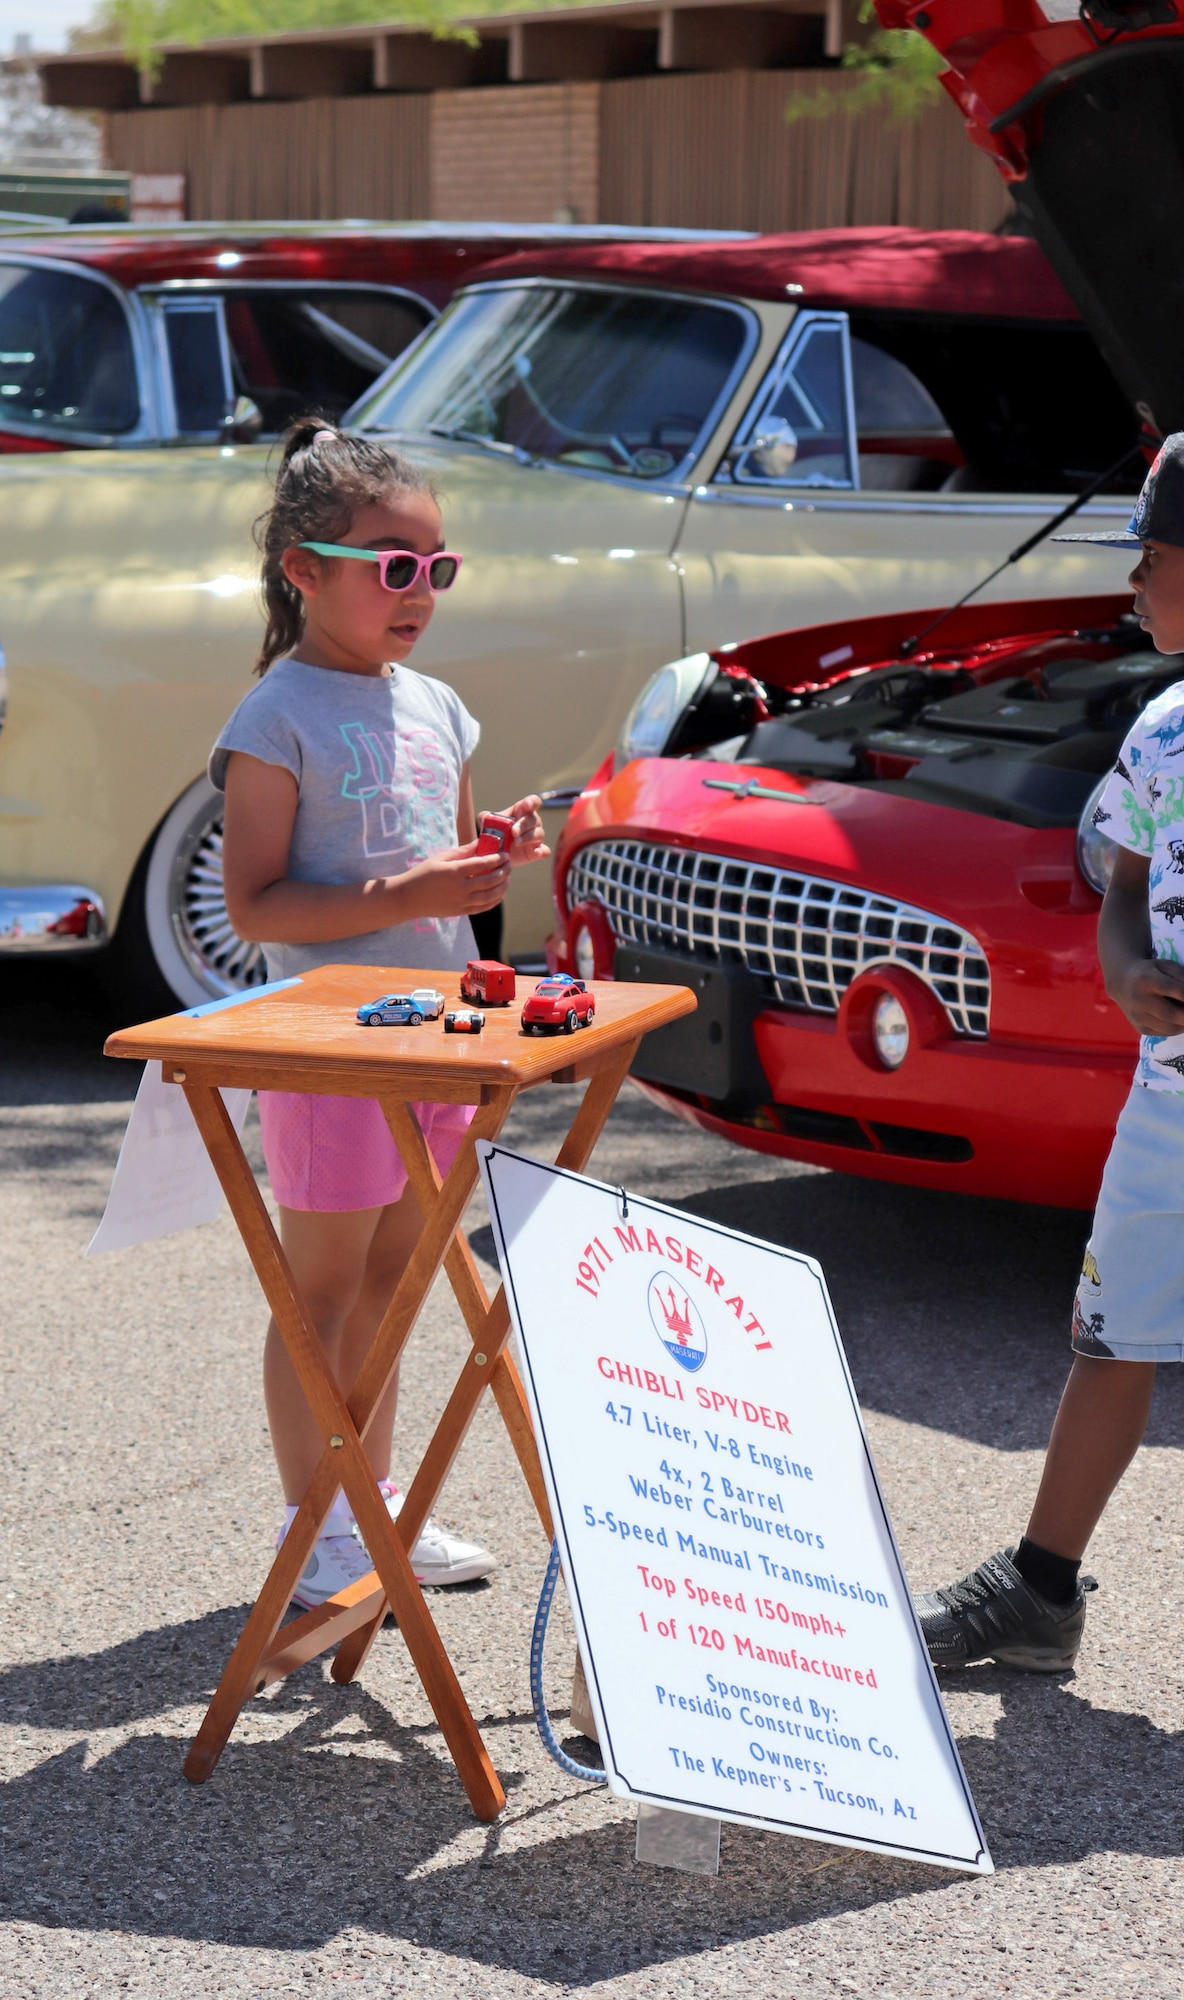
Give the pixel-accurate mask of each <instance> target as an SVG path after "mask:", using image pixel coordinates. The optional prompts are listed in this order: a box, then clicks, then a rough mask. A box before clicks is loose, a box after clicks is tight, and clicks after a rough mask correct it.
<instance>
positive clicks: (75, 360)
mask: <svg viewBox="0 0 1184 2000" xmlns="http://www.w3.org/2000/svg"><path fill="white" fill-rule="evenodd" d="M139 416H140V398H139V392H138V390H137V387H136V364H135V357H134V354H133V351H132V338H131V329H130V327H129V325H128V318H127V314H126V313H125V312H124V310H123V307H122V305H121V304H120V302H119V299H118V298H117V297H116V295H115V293H114V292H112V291H110V290H109V289H108V288H107V286H106V285H101V284H99V283H98V282H97V281H96V280H95V279H93V278H85V277H81V276H77V275H75V274H74V273H72V272H69V271H52V270H49V271H45V270H30V269H29V268H28V267H27V266H25V265H20V264H3V265H0V425H3V423H4V420H5V418H8V419H9V420H10V421H11V420H13V419H14V418H15V419H18V420H19V421H20V422H21V423H22V424H29V425H35V426H36V427H37V428H38V429H39V430H45V431H74V432H83V433H98V434H99V435H100V436H107V435H111V436H118V435H119V434H121V433H122V432H125V431H130V430H134V429H135V427H136V424H137V422H138V421H139Z"/></svg>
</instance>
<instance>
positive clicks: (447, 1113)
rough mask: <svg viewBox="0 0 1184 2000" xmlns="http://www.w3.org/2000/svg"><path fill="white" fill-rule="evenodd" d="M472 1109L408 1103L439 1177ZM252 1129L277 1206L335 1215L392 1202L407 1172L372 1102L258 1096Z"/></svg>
mask: <svg viewBox="0 0 1184 2000" xmlns="http://www.w3.org/2000/svg"><path fill="white" fill-rule="evenodd" d="M475 1109H476V1107H475V1106H474V1105H472V1104H415V1105H413V1106H412V1110H413V1111H414V1112H415V1115H416V1117H417V1118H418V1119H419V1122H420V1125H421V1127H422V1128H423V1134H424V1137H425V1139H426V1140H427V1142H428V1144H429V1146H430V1147H431V1149H432V1154H433V1157H434V1158H435V1162H436V1165H437V1166H438V1167H439V1169H440V1172H441V1173H442V1174H446V1173H447V1172H448V1169H449V1167H450V1166H451V1165H452V1162H453V1161H454V1160H455V1158H456V1156H457V1153H458V1152H459V1151H460V1144H461V1140H462V1139H463V1138H464V1136H465V1132H466V1131H467V1129H468V1126H469V1122H470V1120H471V1119H472V1116H473V1112H474V1110H475ZM259 1123H260V1126H261V1127H262V1131H263V1157H264V1158H265V1160H266V1161H267V1171H268V1174H269V1175H270V1177H271V1191H272V1193H273V1194H274V1196H275V1198H276V1200H277V1201H278V1202H279V1204H280V1206H281V1208H302V1209H314V1210H316V1211H317V1212H318V1213H338V1212H340V1211H341V1210H343V1209H349V1208H385V1207H386V1206H387V1204H388V1202H392V1201H398V1199H399V1197H400V1196H401V1194H402V1192H403V1189H404V1188H405V1187H406V1185H407V1169H406V1167H405V1166H404V1165H403V1161H402V1159H401V1157H400V1155H399V1149H398V1147H397V1146H396V1145H395V1142H394V1140H393V1139H392V1137H391V1129H390V1126H389V1125H388V1124H387V1122H386V1119H385V1118H384V1116H383V1114H382V1109H381V1107H380V1106H379V1105H378V1104H376V1103H375V1102H374V1099H373V1098H372V1097H310V1096H305V1095H304V1094H303V1093H300V1092H297V1091H287V1090H261V1091H260V1092H259Z"/></svg>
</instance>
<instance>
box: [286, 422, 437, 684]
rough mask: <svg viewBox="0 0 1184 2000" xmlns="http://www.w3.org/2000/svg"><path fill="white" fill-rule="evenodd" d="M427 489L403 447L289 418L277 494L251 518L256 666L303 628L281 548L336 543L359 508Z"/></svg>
mask: <svg viewBox="0 0 1184 2000" xmlns="http://www.w3.org/2000/svg"><path fill="white" fill-rule="evenodd" d="M431 490H432V488H431V482H430V480H429V479H428V478H427V476H426V475H425V474H424V473H422V472H421V471H420V470H419V468H418V466H414V465H412V464H411V463H410V461H409V460H408V459H405V458H404V457H403V455H402V453H401V452H396V451H388V450H386V449H385V448H384V447H383V446H382V445H378V444H371V443H370V442H369V441H368V440H367V439H365V438H360V437H353V436H351V435H350V434H349V432H347V431H342V430H339V429H338V428H337V426H336V425H335V424H333V423H330V421H329V419H328V418H327V417H316V416H313V417H301V418H300V419H299V421H298V422H296V423H294V424H291V425H289V427H288V429H287V430H286V431H285V433H284V437H283V441H282V449H281V454H280V463H279V470H278V472H277V473H276V481H275V498H274V500H273V501H272V504H271V506H270V507H269V508H268V510H267V512H266V513H265V514H261V515H260V516H259V519H258V520H257V521H256V523H255V542H256V545H257V547H258V549H259V551H260V553H261V555H262V557H263V575H262V583H263V608H264V610H265V612H266V614H267V630H266V631H265V632H264V635H263V644H262V646H261V647H260V649H259V658H258V660H257V661H256V663H255V671H256V673H258V674H265V673H266V672H267V669H268V667H270V666H271V664H272V662H273V661H274V660H278V659H279V657H280V655H281V654H283V653H290V652H291V651H292V650H293V648H294V647H295V646H297V645H299V643H300V640H301V638H302V637H303V634H304V599H303V598H302V597H301V595H300V592H299V591H298V590H297V589H296V586H295V585H294V584H292V583H289V582H288V579H287V577H286V576H285V575H284V560H283V559H284V551H285V549H290V548H293V547H295V545H296V544H297V543H299V542H339V541H340V540H341V537H342V536H343V535H344V534H346V533H347V532H348V530H349V525H350V522H351V521H352V520H353V517H354V515H355V514H356V513H357V512H358V510H359V508H361V507H365V506H366V505H368V504H369V503H370V502H372V501H375V500H383V499H385V498H386V496H387V494H389V493H391V492H403V493H407V492H411V493H430V492H431Z"/></svg>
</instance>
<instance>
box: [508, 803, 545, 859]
mask: <svg viewBox="0 0 1184 2000" xmlns="http://www.w3.org/2000/svg"><path fill="white" fill-rule="evenodd" d="M542 803H543V802H542V800H541V799H540V798H539V797H538V795H537V793H534V792H532V793H531V795H530V797H529V798H526V799H519V800H518V801H517V803H516V804H514V805H512V806H507V807H506V809H505V812H504V814H503V815H502V817H503V818H504V819H512V820H513V822H514V839H513V842H512V844H511V846H510V849H509V857H510V865H511V866H512V867H514V868H520V867H521V866H522V863H523V862H524V861H545V860H546V859H547V856H548V855H549V854H550V852H551V850H550V848H549V847H548V846H547V843H546V841H545V840H544V839H543V822H542V820H541V819H540V817H539V808H540V806H541V805H542Z"/></svg>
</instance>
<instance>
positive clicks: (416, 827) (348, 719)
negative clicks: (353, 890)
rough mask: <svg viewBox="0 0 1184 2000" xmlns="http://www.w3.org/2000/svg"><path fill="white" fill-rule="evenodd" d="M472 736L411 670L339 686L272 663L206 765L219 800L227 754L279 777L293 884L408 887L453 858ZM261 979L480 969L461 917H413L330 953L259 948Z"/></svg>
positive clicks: (466, 717)
mask: <svg viewBox="0 0 1184 2000" xmlns="http://www.w3.org/2000/svg"><path fill="white" fill-rule="evenodd" d="M480 733H481V732H480V730H479V728H478V726H477V724H476V723H475V722H474V720H473V718H472V716H471V715H470V714H469V712H468V709H467V708H466V707H465V705H464V703H463V702H462V700H461V698H460V696H459V695H458V694H456V693H454V692H453V690H452V688H450V687H446V686H445V685H444V682H443V681H435V680H429V679H428V677H427V675H426V674H416V673H413V672H412V670H411V668H410V667H400V666H397V667H394V668H392V670H391V672H390V673H389V674H382V675H375V676H371V675H369V674H349V673H338V672H335V671H334V670H333V669H332V668H330V667H312V666H309V665H308V663H307V662H306V661H304V660H291V659H289V660H279V661H277V663H276V665H275V666H274V667H272V668H271V669H270V670H269V671H268V672H267V673H266V674H265V675H264V676H263V679H262V680H261V681H260V682H259V684H258V686H257V687H253V688H252V689H251V692H250V694H248V695H247V696H245V697H244V699H243V700H242V701H240V703H239V705H238V707H237V708H236V709H235V711H234V714H233V715H232V716H231V718H230V720H229V722H228V723H227V724H226V727H225V728H224V729H223V731H222V734H221V735H220V736H219V738H218V741H217V743H216V744H215V745H214V749H213V752H212V753H211V756H210V764H209V773H210V781H211V783H212V784H214V785H216V786H217V788H218V790H219V791H224V790H225V788H226V763H227V759H228V757H229V754H230V752H231V751H232V750H245V751H246V752H247V753H248V754H249V755H250V756H252V757H258V758H259V759H260V760H261V761H262V762H263V763H264V764H281V765H282V766H283V768H284V769H285V770H287V771H290V772H291V773H292V776H293V777H294V778H295V780H296V784H297V804H296V823H295V825H294V826H293V828H292V845H291V849H290V852H289V856H288V874H289V876H290V877H291V878H292V880H294V881H296V882H368V881H370V880H371V879H372V878H373V877H374V876H376V875H402V874H404V873H405V872H406V870H407V869H408V868H413V867H414V866H415V864H416V862H417V861H426V860H427V858H428V856H429V855H430V854H438V853H439V852H440V850H441V848H445V847H455V846H456V844H457V831H456V809H457V801H458V798H459V793H460V779H461V772H462V770H463V768H464V766H465V764H466V763H467V762H468V760H469V758H470V757H471V756H472V754H473V751H474V750H475V749H476V747H477V739H478V737H479V735H480ZM263 951H264V956H265V957H266V959H267V971H268V976H269V977H270V978H272V979H287V978H290V977H291V976H292V974H294V973H300V972H311V971H313V970H314V969H315V967H317V966H318V965H406V966H416V967H420V966H422V967H423V969H424V970H425V971H429V970H430V971H436V972H449V971H455V970H456V969H457V968H458V967H461V966H463V965H464V964H465V961H466V960H467V959H470V958H473V957H474V956H475V955H476V944H475V943H474V939H473V931H472V926H471V925H470V923H469V920H468V918H467V917H421V918H419V920H418V921H417V922H414V923H406V924H397V925H392V926H391V927H390V928H389V929H387V930H380V931H367V932H366V933H365V934H364V935H363V936H362V937H350V938H337V939H334V940H333V941H332V942H330V943H327V944H265V945H264V947H263Z"/></svg>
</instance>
